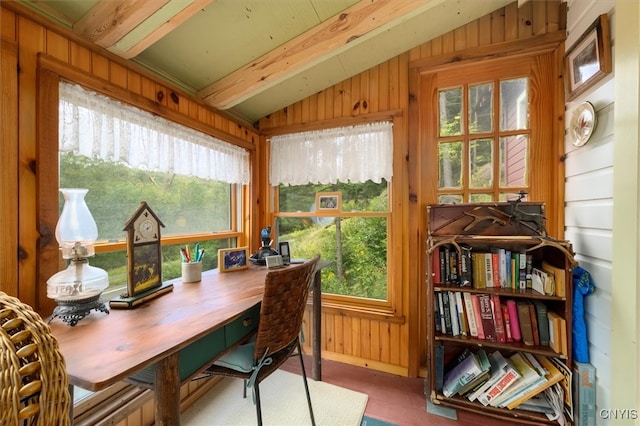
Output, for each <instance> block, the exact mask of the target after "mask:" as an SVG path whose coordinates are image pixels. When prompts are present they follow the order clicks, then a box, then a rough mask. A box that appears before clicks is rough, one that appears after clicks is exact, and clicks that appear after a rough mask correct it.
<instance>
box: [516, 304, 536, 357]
mask: <svg viewBox="0 0 640 426" xmlns="http://www.w3.org/2000/svg"><path fill="white" fill-rule="evenodd" d="M516 305H517V306H518V321H519V322H520V334H521V335H522V342H523V343H524V344H525V345H527V346H533V329H532V328H531V313H530V312H529V303H528V302H527V301H524V300H519V301H518V302H516Z"/></svg>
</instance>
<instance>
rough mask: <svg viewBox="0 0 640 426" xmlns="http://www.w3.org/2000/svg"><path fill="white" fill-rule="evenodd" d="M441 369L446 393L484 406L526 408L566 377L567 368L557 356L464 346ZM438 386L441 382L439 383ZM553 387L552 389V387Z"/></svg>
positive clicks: (447, 395)
mask: <svg viewBox="0 0 640 426" xmlns="http://www.w3.org/2000/svg"><path fill="white" fill-rule="evenodd" d="M442 368H443V370H444V374H443V381H442V388H441V389H437V390H439V391H442V393H443V394H444V396H445V397H448V398H450V397H453V396H456V395H457V396H460V397H463V398H467V399H468V400H469V401H477V402H478V403H480V404H482V405H483V406H492V407H499V408H507V409H510V410H512V409H515V408H519V409H527V405H526V404H525V405H524V406H522V404H524V403H526V402H527V401H529V400H531V399H532V398H534V397H536V396H540V395H541V394H542V393H543V392H544V391H545V390H547V389H550V388H551V387H552V386H553V385H555V384H556V383H559V382H560V381H562V380H563V379H565V372H566V368H565V367H564V364H562V362H561V361H560V360H558V359H556V358H550V357H546V356H543V355H534V354H530V353H527V352H515V353H513V354H511V355H510V356H504V355H503V354H502V353H501V352H500V351H494V352H492V353H490V354H488V355H487V354H486V353H485V351H484V350H483V349H481V350H478V351H477V352H476V353H473V352H470V351H469V350H465V351H464V352H462V353H461V354H459V356H458V357H457V358H456V359H455V360H453V361H452V362H451V364H450V365H448V366H447V367H446V368H445V367H442ZM438 386H440V385H438ZM554 391H555V390H554Z"/></svg>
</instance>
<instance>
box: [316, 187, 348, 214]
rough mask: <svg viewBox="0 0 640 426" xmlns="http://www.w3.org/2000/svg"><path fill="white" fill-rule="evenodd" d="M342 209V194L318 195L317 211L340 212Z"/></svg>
mask: <svg viewBox="0 0 640 426" xmlns="http://www.w3.org/2000/svg"><path fill="white" fill-rule="evenodd" d="M341 207H342V193H341V192H317V193H316V211H319V212H338V211H340V208H341Z"/></svg>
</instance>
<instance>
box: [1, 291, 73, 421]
mask: <svg viewBox="0 0 640 426" xmlns="http://www.w3.org/2000/svg"><path fill="white" fill-rule="evenodd" d="M70 404H71V397H70V394H69V385H68V377H67V373H66V370H65V364H64V359H63V357H62V354H61V353H60V351H59V350H58V343H57V341H56V340H55V338H54V337H53V335H52V334H51V329H50V328H49V326H48V325H47V324H46V323H45V322H44V321H43V320H42V318H41V317H40V316H39V315H38V314H37V313H36V312H34V311H33V309H31V307H30V306H29V305H26V304H24V303H22V302H21V301H20V300H18V299H16V298H15V297H11V296H9V295H7V294H5V293H3V292H0V426H14V425H19V424H25V425H27V424H28V425H40V426H51V425H56V426H58V425H62V426H64V425H70V424H71V420H70Z"/></svg>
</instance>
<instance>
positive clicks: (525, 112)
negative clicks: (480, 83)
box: [500, 78, 529, 130]
mask: <svg viewBox="0 0 640 426" xmlns="http://www.w3.org/2000/svg"><path fill="white" fill-rule="evenodd" d="M527 81H528V79H526V78H517V79H513V80H504V81H501V82H500V130H522V129H527V128H529V95H528V90H529V88H528V84H527Z"/></svg>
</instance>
